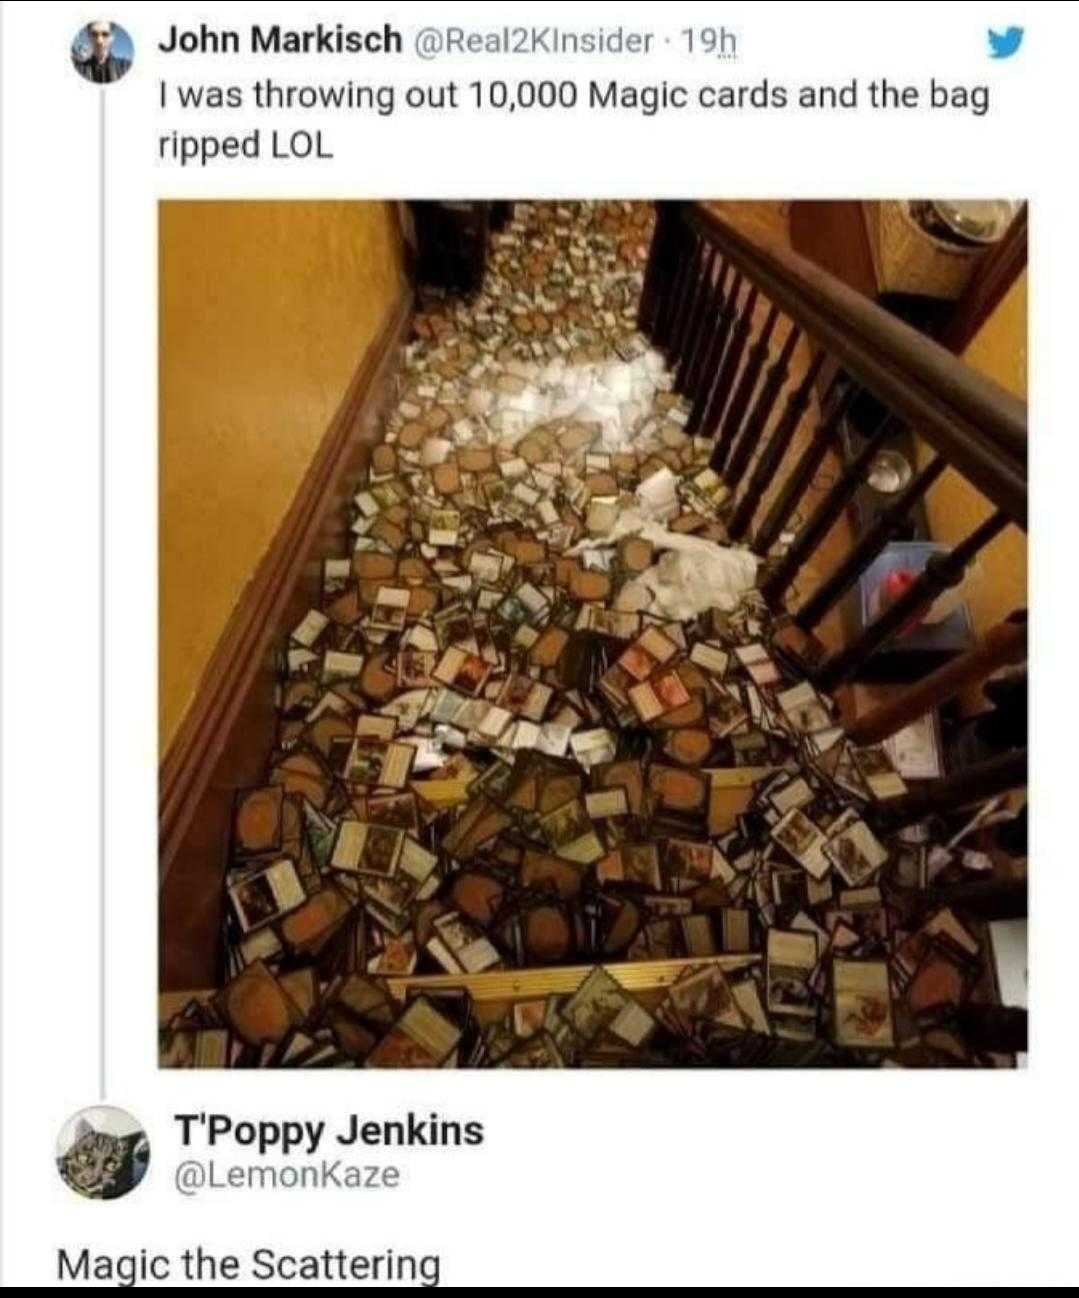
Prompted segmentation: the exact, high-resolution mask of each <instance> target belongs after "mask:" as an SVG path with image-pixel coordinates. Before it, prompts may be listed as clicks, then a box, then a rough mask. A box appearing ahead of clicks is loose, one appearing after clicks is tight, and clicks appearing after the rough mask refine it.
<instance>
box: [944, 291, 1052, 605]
mask: <svg viewBox="0 0 1079 1298" xmlns="http://www.w3.org/2000/svg"><path fill="white" fill-rule="evenodd" d="M963 359H964V360H965V361H966V363H967V364H968V365H971V366H973V367H974V368H975V369H977V370H980V371H981V372H982V373H983V374H986V375H988V376H989V377H990V378H992V379H994V380H995V381H996V382H997V383H999V384H1000V385H1001V387H1003V388H1007V389H1008V391H1010V392H1013V393H1015V395H1016V396H1019V397H1022V398H1024V399H1025V398H1026V395H1027V275H1026V271H1024V272H1023V274H1022V275H1021V276H1019V278H1018V279H1017V280H1016V281H1015V283H1014V284H1013V285H1012V287H1011V288H1010V289H1009V290H1008V292H1007V293H1006V294H1005V296H1004V297H1003V298H1002V300H1001V301H1000V303H999V304H998V306H997V308H996V310H995V311H994V312H993V314H992V315H991V316H990V317H989V318H988V319H987V320H986V322H985V323H984V324H983V325H982V327H981V329H980V330H979V331H978V333H977V334H976V335H975V337H974V338H973V339H972V340H971V342H970V344H969V345H968V347H967V350H966V351H965V352H964V354H963ZM923 449H925V448H923ZM926 453H927V454H928V452H926ZM927 507H928V511H929V526H930V531H931V533H932V536H933V539H934V540H936V541H943V542H945V543H949V544H950V543H952V542H955V541H959V540H961V539H962V538H963V537H964V536H967V535H969V533H970V532H972V531H973V530H974V528H975V527H977V525H978V524H979V523H980V522H982V520H983V519H985V518H987V517H988V515H989V514H990V513H992V507H991V505H990V504H989V502H988V501H987V500H986V499H985V497H984V496H981V495H979V494H978V492H977V491H975V490H974V488H973V487H971V486H970V485H969V484H968V483H967V482H966V481H965V479H963V478H962V477H960V476H959V474H957V473H955V472H954V471H953V470H951V469H949V470H948V471H947V472H946V473H945V474H944V476H943V477H942V478H941V480H940V481H939V482H938V483H937V485H936V486H935V487H934V488H933V490H932V491H931V492H930V494H929V497H928V500H927ZM980 568H981V572H980V578H977V577H976V578H975V580H974V581H973V582H972V583H971V586H970V588H969V590H968V597H969V600H970V607H971V613H972V615H973V617H974V621H975V624H976V626H977V627H978V629H979V630H982V631H984V630H986V629H988V628H989V627H990V626H992V625H993V624H994V623H996V622H999V621H1001V620H1002V619H1003V618H1005V617H1007V616H1008V614H1009V613H1012V612H1014V611H1015V610H1016V609H1019V608H1025V607H1026V605H1027V538H1026V534H1025V533H1024V532H1022V531H1020V529H1019V528H1017V527H1009V528H1007V529H1006V530H1005V531H1003V532H1002V533H1001V534H1000V536H998V537H997V538H996V540H995V541H993V542H992V544H991V545H988V546H986V548H985V549H984V550H983V551H982V553H981V560H980Z"/></svg>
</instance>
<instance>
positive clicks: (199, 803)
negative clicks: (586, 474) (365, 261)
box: [158, 288, 412, 988]
mask: <svg viewBox="0 0 1079 1298" xmlns="http://www.w3.org/2000/svg"><path fill="white" fill-rule="evenodd" d="M411 312H412V294H411V291H410V290H408V289H407V288H405V289H403V290H402V293H401V296H400V297H399V298H398V300H397V301H396V302H395V303H394V304H393V305H392V307H391V308H390V309H389V311H388V312H387V315H386V318H385V320H384V322H383V324H382V327H381V328H380V330H379V332H378V334H377V335H376V337H375V338H374V340H373V341H372V342H371V344H370V346H369V347H368V348H367V351H366V353H365V355H364V356H363V358H362V360H361V361H360V364H359V366H358V368H357V370H356V373H355V374H354V375H353V378H352V380H351V382H350V383H349V386H348V389H347V391H346V393H345V395H344V398H343V399H342V401H341V404H340V406H339V407H338V409H337V411H336V413H335V415H334V417H333V419H332V420H331V422H330V425H329V427H328V428H327V430H326V433H325V435H324V437H323V439H322V442H321V444H320V446H319V448H318V451H317V452H316V454H315V456H314V458H313V459H312V461H311V464H310V466H309V467H308V470H307V473H306V474H305V475H304V478H303V480H302V482H301V483H300V486H299V488H298V489H297V491H296V495H295V497H294V498H293V501H292V504H291V505H290V506H289V509H288V512H287V513H286V514H285V517H284V518H283V519H282V521H281V524H280V526H279V527H278V530H277V533H276V535H275V536H274V539H273V541H272V542H271V544H270V546H269V548H268V549H267V551H266V554H265V555H264V556H263V559H262V561H261V562H260V564H259V566H258V568H257V569H256V571H255V573H254V575H253V577H252V579H251V581H250V583H249V585H248V586H247V587H246V588H245V590H244V592H243V594H242V595H241V597H240V599H239V602H238V603H237V605H236V608H235V609H234V610H233V613H232V616H231V618H230V619H229V622H228V624H227V625H226V627H225V630H224V632H223V633H222V635H221V638H220V640H219V641H218V644H217V647H216V649H215V650H214V653H213V656H212V657H211V659H210V662H209V664H208V665H207V667H206V670H205V672H204V673H203V675H202V679H201V682H200V685H199V688H198V690H197V692H196V695H195V698H194V700H193V702H192V704H191V706H190V707H189V709H188V711H187V713H186V715H185V717H184V719H183V721H182V722H181V724H180V727H179V729H178V730H177V732H176V736H175V738H174V739H173V741H172V743H171V744H170V746H169V749H168V752H167V753H166V754H165V756H164V758H163V760H162V762H161V765H160V768H159V772H158V796H159V841H158V850H159V871H160V888H161V898H160V903H161V905H160V909H161V924H162V941H161V950H160V969H161V985H162V987H166V988H169V987H171V988H175V987H183V986H187V987H198V986H214V985H217V983H218V981H219V977H218V975H219V972H220V971H219V970H218V969H217V967H216V961H217V960H218V959H219V954H218V953H219V948H220V942H219V940H218V933H219V927H220V923H221V873H222V871H223V869H224V866H225V853H226V850H227V837H228V825H229V812H230V807H231V801H232V794H233V791H234V790H235V789H236V788H240V787H244V786H245V785H250V784H253V783H257V782H258V780H259V779H261V778H262V776H263V773H264V770H265V763H266V759H267V756H268V754H269V753H270V751H271V749H272V747H273V743H274V736H275V718H274V714H273V697H274V694H273V681H274V679H275V669H274V650H275V649H276V647H277V646H278V645H280V643H281V638H282V636H283V635H284V634H286V633H287V631H288V628H289V627H291V626H294V625H295V624H296V622H297V621H298V620H299V618H300V617H302V615H303V613H304V611H305V610H306V609H307V608H308V607H310V605H311V604H312V602H314V601H315V600H316V599H317V592H318V589H319V585H318V583H319V580H320V567H321V565H320V560H321V557H322V556H324V555H326V554H332V553H341V552H343V546H344V541H345V536H346V533H347V527H348V518H347V509H346V502H347V500H348V497H349V495H350V494H351V490H354V483H355V478H356V475H357V474H358V472H359V470H360V469H361V468H362V467H363V465H364V464H365V463H366V459H367V457H368V456H369V454H370V448H371V446H372V445H374V444H376V443H377V442H378V440H379V438H380V436H381V418H382V415H383V414H384V412H385V409H386V404H387V401H388V398H389V392H390V378H391V376H392V374H393V372H394V369H395V367H396V363H397V360H398V356H399V350H400V347H401V345H402V343H403V342H404V340H405V337H406V330H407V327H408V324H409V321H410V319H411ZM350 488H351V489H350ZM166 938H167V940H166Z"/></svg>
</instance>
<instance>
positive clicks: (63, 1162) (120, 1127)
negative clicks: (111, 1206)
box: [56, 1105, 150, 1199]
mask: <svg viewBox="0 0 1079 1298" xmlns="http://www.w3.org/2000/svg"><path fill="white" fill-rule="evenodd" d="M149 1166H150V1142H149V1140H148V1139H147V1136H146V1132H145V1131H144V1130H143V1129H142V1127H141V1126H140V1125H139V1123H138V1122H137V1121H136V1119H135V1118H133V1117H132V1116H131V1114H130V1113H127V1112H125V1111H124V1110H123V1109H115V1108H112V1107H110V1106H108V1105H99V1106H98V1107H96V1108H92V1109H82V1110H81V1111H80V1112H78V1113H76V1114H75V1115H74V1117H72V1118H70V1119H69V1120H68V1121H67V1122H66V1123H65V1124H64V1126H63V1128H62V1129H61V1131H60V1135H59V1136H58V1137H57V1140H56V1169H57V1171H58V1172H59V1173H60V1179H61V1180H62V1181H63V1182H64V1184H65V1185H66V1186H67V1187H68V1188H69V1189H70V1190H72V1191H73V1192H74V1193H75V1194H78V1195H80V1196H81V1197H82V1198H84V1199H122V1198H123V1197H124V1195H125V1194H130V1193H131V1191H132V1190H134V1189H135V1187H136V1186H137V1185H138V1184H139V1182H140V1181H141V1180H142V1178H143V1177H144V1176H145V1175H146V1169H147V1168H148V1167H149Z"/></svg>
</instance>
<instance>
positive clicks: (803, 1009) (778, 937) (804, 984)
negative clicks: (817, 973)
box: [767, 928, 818, 1018]
mask: <svg viewBox="0 0 1079 1298" xmlns="http://www.w3.org/2000/svg"><path fill="white" fill-rule="evenodd" d="M817 959H818V950H817V937H816V934H814V933H799V932H796V931H784V930H782V929H775V928H773V929H769V931H768V947H767V977H768V1009H769V1011H770V1012H773V1013H776V1014H786V1015H794V1016H796V1017H805V1018H815V1017H816V1013H817V1011H816V1002H815V998H814V995H813V989H812V986H811V980H812V977H813V972H814V970H815V969H816V967H817Z"/></svg>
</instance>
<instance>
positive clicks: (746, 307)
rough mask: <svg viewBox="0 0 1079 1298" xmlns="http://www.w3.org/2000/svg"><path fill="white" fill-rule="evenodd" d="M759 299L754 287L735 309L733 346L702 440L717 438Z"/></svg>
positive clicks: (729, 347) (710, 405)
mask: <svg viewBox="0 0 1079 1298" xmlns="http://www.w3.org/2000/svg"><path fill="white" fill-rule="evenodd" d="M759 296H760V295H759V293H758V291H757V288H756V286H755V285H753V284H751V285H750V286H749V292H748V293H747V294H746V297H745V301H744V302H743V303H742V306H741V308H740V309H739V308H735V309H736V311H737V315H736V317H735V321H734V324H733V326H732V328H731V337H730V342H729V343H728V344H727V351H726V353H725V354H724V357H723V364H722V366H721V367H720V371H719V375H718V377H717V378H716V385H715V387H714V388H713V389H712V399H711V401H710V402H709V403H708V409H707V411H706V412H705V415H704V418H703V419H702V421H701V435H702V436H703V437H714V436H715V433H716V429H717V428H718V427H719V421H720V419H721V418H722V416H723V411H724V410H725V409H726V408H727V403H728V402H729V401H730V398H731V394H732V392H733V389H734V380H735V379H736V378H737V376H738V370H739V368H740V367H741V364H742V356H743V354H744V352H745V349H746V341H747V340H748V338H749V328H750V325H751V324H752V322H753V311H754V309H755V308H756V305H757V298H758V297H759Z"/></svg>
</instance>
